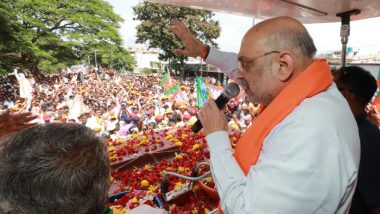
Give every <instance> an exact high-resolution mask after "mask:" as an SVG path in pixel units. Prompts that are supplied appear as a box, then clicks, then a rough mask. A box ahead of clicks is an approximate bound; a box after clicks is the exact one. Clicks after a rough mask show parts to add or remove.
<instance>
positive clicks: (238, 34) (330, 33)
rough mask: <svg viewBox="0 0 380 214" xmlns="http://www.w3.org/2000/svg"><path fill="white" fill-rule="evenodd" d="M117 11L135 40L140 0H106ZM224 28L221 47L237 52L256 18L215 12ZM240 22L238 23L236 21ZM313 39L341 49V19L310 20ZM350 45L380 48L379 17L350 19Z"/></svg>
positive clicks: (321, 47) (366, 50) (127, 37)
mask: <svg viewBox="0 0 380 214" xmlns="http://www.w3.org/2000/svg"><path fill="white" fill-rule="evenodd" d="M106 1H107V2H109V3H110V4H111V5H112V6H113V7H114V11H115V12H116V13H118V14H119V15H121V16H122V17H123V18H124V23H122V24H121V30H120V34H121V35H122V37H123V39H124V44H125V45H131V44H134V43H135V39H136V36H135V34H136V29H135V27H136V26H137V25H138V24H139V22H138V21H134V20H133V11H132V7H133V6H135V5H137V4H138V3H139V2H141V1H140V0H106ZM215 19H216V20H219V22H220V26H221V29H222V32H221V36H220V37H219V38H218V39H217V43H218V45H219V48H220V49H221V50H224V51H233V52H238V51H239V48H240V41H241V39H242V37H243V35H244V33H245V32H246V31H247V30H248V29H249V28H250V27H251V26H252V24H253V19H252V18H250V17H245V16H237V15H231V14H222V13H216V16H215ZM236 23H239V24H236ZM306 28H307V29H308V30H309V32H310V34H311V36H312V37H313V39H314V42H315V45H316V46H317V49H318V52H325V51H332V50H340V49H341V42H340V36H339V35H340V32H339V31H340V23H327V24H310V25H306ZM348 47H353V49H354V50H355V51H356V50H358V49H360V51H359V54H361V55H362V54H365V55H367V54H371V53H376V52H377V51H380V18H373V19H367V20H361V21H352V22H351V34H350V37H349V40H348Z"/></svg>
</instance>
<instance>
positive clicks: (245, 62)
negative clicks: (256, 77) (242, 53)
mask: <svg viewBox="0 0 380 214" xmlns="http://www.w3.org/2000/svg"><path fill="white" fill-rule="evenodd" d="M274 53H281V52H280V51H269V52H266V53H264V54H263V55H260V56H257V57H255V58H252V59H249V60H245V59H244V58H243V59H238V62H239V70H240V72H244V71H246V70H247V69H248V66H249V65H250V64H252V63H253V62H254V61H255V60H257V59H259V58H261V57H264V56H268V55H270V54H274Z"/></svg>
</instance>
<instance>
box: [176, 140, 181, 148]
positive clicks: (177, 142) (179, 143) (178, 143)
mask: <svg viewBox="0 0 380 214" xmlns="http://www.w3.org/2000/svg"><path fill="white" fill-rule="evenodd" d="M174 144H175V145H177V146H180V147H181V146H182V142H181V141H176V142H175V143H174Z"/></svg>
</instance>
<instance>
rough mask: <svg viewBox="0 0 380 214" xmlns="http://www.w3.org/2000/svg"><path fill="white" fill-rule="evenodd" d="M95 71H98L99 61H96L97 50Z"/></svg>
mask: <svg viewBox="0 0 380 214" xmlns="http://www.w3.org/2000/svg"><path fill="white" fill-rule="evenodd" d="M95 70H96V71H98V61H97V60H96V50H95Z"/></svg>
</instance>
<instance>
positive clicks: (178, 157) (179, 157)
mask: <svg viewBox="0 0 380 214" xmlns="http://www.w3.org/2000/svg"><path fill="white" fill-rule="evenodd" d="M182 158H183V156H182V155H180V154H175V159H178V160H181V159H182Z"/></svg>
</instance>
